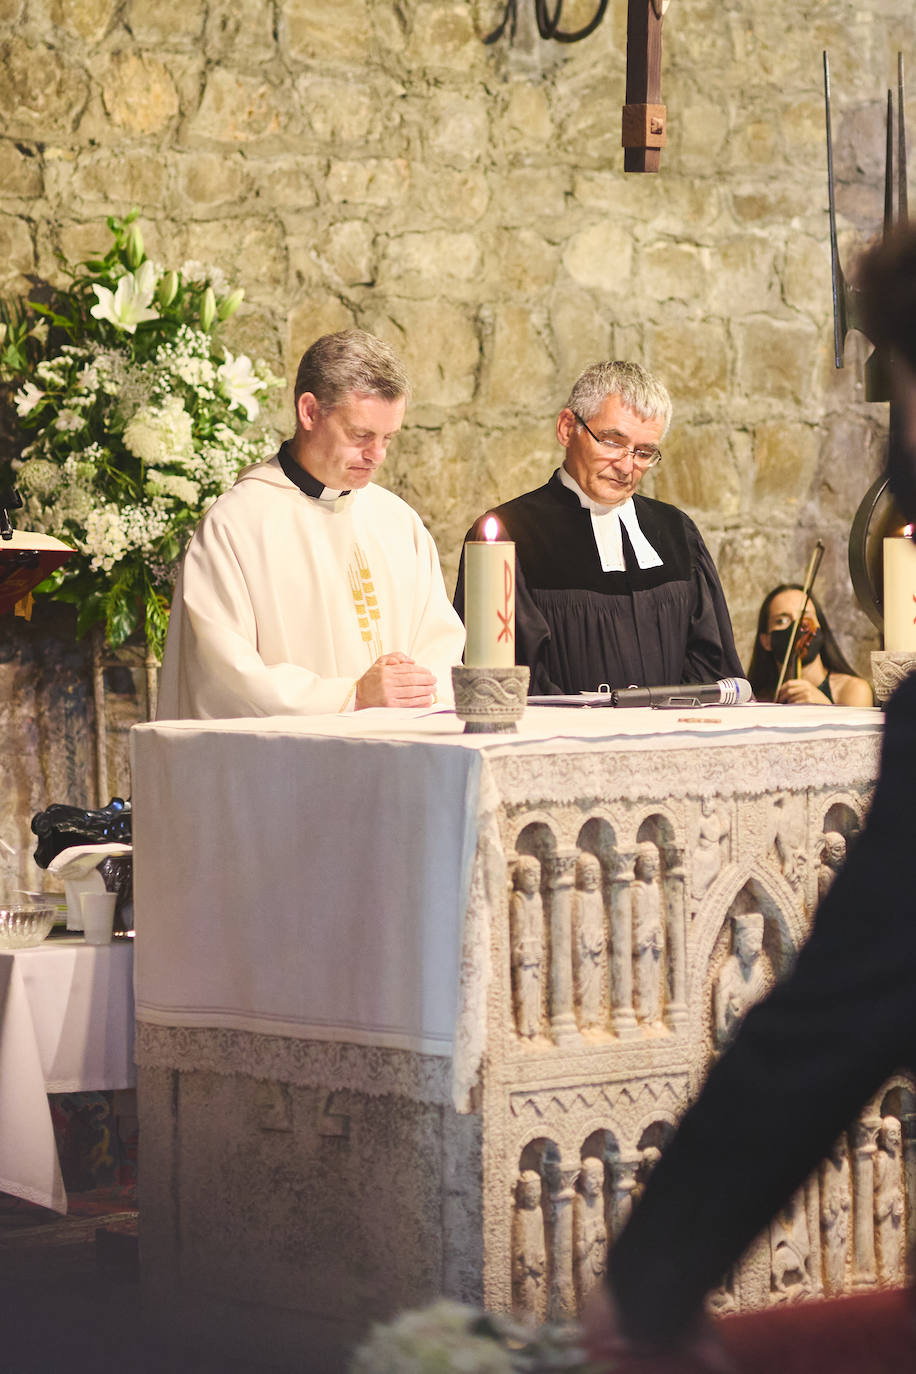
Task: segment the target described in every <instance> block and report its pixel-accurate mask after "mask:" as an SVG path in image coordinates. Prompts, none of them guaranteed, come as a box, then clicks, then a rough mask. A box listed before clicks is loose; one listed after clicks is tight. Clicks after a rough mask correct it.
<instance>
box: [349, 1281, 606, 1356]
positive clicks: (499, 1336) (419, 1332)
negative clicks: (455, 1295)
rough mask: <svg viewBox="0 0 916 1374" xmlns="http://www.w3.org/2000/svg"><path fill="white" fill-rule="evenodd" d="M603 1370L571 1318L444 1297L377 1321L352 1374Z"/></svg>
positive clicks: (360, 1352) (356, 1353)
mask: <svg viewBox="0 0 916 1374" xmlns="http://www.w3.org/2000/svg"><path fill="white" fill-rule="evenodd" d="M451 1371H455V1374H561V1371H564V1374H599V1372H598V1369H597V1367H596V1366H595V1365H593V1364H590V1363H589V1361H588V1358H587V1355H586V1353H585V1350H584V1348H583V1345H582V1333H581V1331H580V1330H579V1328H578V1327H577V1326H575V1325H573V1324H571V1323H566V1324H562V1325H561V1324H550V1323H549V1324H547V1325H546V1326H541V1327H538V1328H534V1327H530V1326H525V1325H522V1324H521V1323H519V1322H517V1321H514V1320H513V1319H512V1318H511V1317H504V1316H499V1315H496V1314H494V1313H489V1312H482V1311H480V1310H479V1309H478V1308H476V1307H467V1306H465V1305H464V1304H463V1303H458V1302H452V1301H450V1300H449V1299H447V1298H440V1299H439V1300H438V1301H436V1302H434V1303H431V1304H430V1306H429V1307H424V1308H420V1309H418V1310H417V1311H411V1312H404V1313H402V1314H401V1315H400V1316H399V1317H396V1318H395V1319H394V1321H392V1322H388V1323H384V1324H376V1325H375V1326H373V1327H372V1330H371V1331H370V1333H369V1335H368V1337H367V1338H366V1340H365V1341H363V1343H362V1344H361V1345H360V1346H359V1347H358V1348H357V1349H356V1350H355V1351H354V1353H353V1355H352V1357H351V1360H350V1365H349V1371H348V1374H450V1372H451Z"/></svg>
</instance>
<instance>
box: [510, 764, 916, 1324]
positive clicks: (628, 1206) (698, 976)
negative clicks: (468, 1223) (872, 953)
mask: <svg viewBox="0 0 916 1374" xmlns="http://www.w3.org/2000/svg"><path fill="white" fill-rule="evenodd" d="M834 743H836V742H834ZM700 753H701V755H702V757H703V759H704V767H705V765H706V764H709V767H710V769H714V766H715V765H717V764H718V763H719V762H720V761H721V759H722V758H724V754H725V751H722V753H721V754H720V755H718V756H716V757H715V758H713V757H711V751H710V752H709V753H708V752H707V751H700ZM851 757H852V755H848V754H847V751H846V745H845V743H844V742H843V741H840V742H839V743H836V749H835V750H834V749H833V746H831V756H830V759H829V765H828V764H824V768H825V769H826V770H827V773H829V774H830V776H826V774H825V780H824V783H823V786H822V787H821V788H820V790H819V788H818V785H817V784H816V783H815V781H814V779H815V778H816V775H817V770H816V769H815V768H812V767H809V765H808V764H807V763H805V762H804V756H803V751H798V750H796V748H795V746H794V744H793V743H791V742H790V743H789V744H785V743H783V744H781V745H779V746H778V748H776V749H774V750H773V751H772V752H768V751H759V752H758V753H757V754H754V756H753V760H752V763H753V767H750V766H749V767H748V769H747V770H745V768H744V767H743V766H740V765H737V764H736V763H735V762H734V760H733V761H732V762H731V764H730V767H731V768H732V769H733V772H732V774H731V775H730V776H728V777H726V776H725V775H724V774H722V773H719V774H717V775H716V781H715V782H714V781H712V773H710V772H709V771H707V772H706V774H705V776H704V777H703V779H702V780H701V784H700V785H698V786H697V787H696V789H695V790H694V791H692V792H691V791H690V790H689V789H686V790H679V787H678V778H677V774H676V772H675V774H674V775H672V774H671V773H670V772H666V771H665V770H664V769H659V770H657V771H658V773H659V777H658V778H657V779H656V782H657V783H658V784H659V787H660V792H659V795H660V796H663V797H664V801H662V802H659V801H658V800H653V798H652V795H651V793H649V792H648V791H647V790H646V788H645V787H642V786H641V784H642V782H643V781H644V779H643V777H642V775H641V773H640V769H634V768H632V767H631V771H630V772H628V773H623V772H621V773H619V774H617V773H614V772H613V765H614V759H613V757H612V756H611V755H607V756H605V757H604V759H603V764H606V765H607V766H608V770H609V771H608V776H607V777H605V778H603V779H602V781H601V786H602V791H601V794H600V795H601V797H602V798H603V799H602V800H597V799H590V797H589V795H588V792H587V790H586V785H587V782H588V779H589V776H590V770H593V769H594V768H595V767H597V765H596V764H595V763H594V761H593V760H592V759H591V758H587V759H584V758H580V757H578V756H577V757H576V758H575V759H569V758H563V759H562V760H558V761H556V763H557V768H556V772H554V769H553V764H554V762H555V761H554V760H553V759H551V767H550V771H549V776H547V775H545V773H544V771H543V770H542V771H539V772H538V774H537V783H536V796H537V797H538V798H539V800H538V802H537V805H536V808H531V809H528V808H527V807H526V805H525V803H524V801H523V800H521V799H520V800H519V801H518V802H517V803H515V802H513V803H512V804H511V805H508V806H506V808H505V810H504V812H503V814H502V817H501V822H500V824H501V826H502V827H503V832H502V833H503V834H504V844H505V852H506V853H507V854H510V855H512V863H513V865H514V863H515V860H516V857H517V856H519V855H520V854H522V853H525V852H531V853H534V854H536V855H537V859H538V862H539V864H540V876H539V879H538V881H537V883H535V884H533V885H534V886H536V887H537V889H538V891H539V893H540V894H541V897H542V899H543V911H542V928H543V947H542V953H541V961H542V962H541V971H540V977H541V993H542V1001H541V1007H542V1028H541V1033H540V1036H531V1037H525V1036H523V1035H522V1034H520V1022H519V1020H518V1016H519V1013H518V1009H517V1005H516V1003H515V1002H513V1004H512V1006H510V1007H509V1008H508V1009H507V1010H508V1017H507V1024H508V1026H509V1029H510V1034H509V1036H508V1037H506V1038H505V1039H503V1040H500V1038H499V1033H498V1031H497V1033H496V1034H495V1035H494V1034H492V1033H491V1034H490V1035H489V1037H488V1039H489V1043H490V1046H491V1053H490V1059H489V1062H488V1066H487V1070H486V1080H485V1082H486V1085H487V1086H486V1087H485V1094H484V1115H485V1118H486V1120H487V1127H486V1130H485V1133H484V1135H485V1141H487V1142H489V1143H488V1144H487V1146H486V1148H487V1149H488V1151H489V1153H488V1155H487V1159H488V1164H487V1165H486V1166H485V1174H486V1176H487V1177H493V1178H498V1177H501V1178H503V1179H504V1180H505V1181H504V1182H503V1183H502V1185H501V1186H502V1197H503V1199H505V1197H506V1196H507V1195H508V1194H511V1193H512V1189H513V1186H514V1180H515V1179H517V1178H518V1176H519V1174H520V1173H522V1172H524V1171H525V1170H526V1169H527V1168H528V1167H529V1166H531V1163H532V1160H533V1158H534V1156H533V1155H532V1154H531V1147H530V1144H529V1142H530V1141H531V1140H532V1139H533V1138H534V1135H535V1134H536V1135H537V1136H538V1137H539V1138H541V1139H543V1140H549V1142H550V1144H549V1147H547V1148H545V1149H543V1150H542V1152H541V1154H540V1155H539V1156H538V1159H537V1161H536V1164H535V1165H534V1167H535V1168H536V1171H537V1173H538V1177H539V1179H540V1185H539V1186H540V1191H539V1192H538V1193H537V1196H538V1197H539V1198H540V1202H539V1204H538V1205H539V1207H540V1209H541V1211H540V1216H541V1218H542V1222H543V1225H544V1236H545V1240H544V1244H545V1248H546V1256H547V1259H546V1280H545V1283H546V1292H545V1294H544V1296H543V1304H544V1311H545V1312H546V1313H547V1314H548V1315H550V1314H553V1315H554V1316H558V1315H561V1314H565V1313H568V1312H571V1311H574V1310H576V1308H578V1307H579V1306H580V1305H581V1303H582V1302H583V1300H584V1299H585V1297H586V1296H587V1293H588V1291H589V1289H590V1288H591V1287H592V1286H594V1283H595V1282H597V1281H598V1279H599V1278H600V1275H601V1273H602V1272H603V1268H604V1265H605V1262H606V1259H605V1257H606V1249H607V1245H608V1243H610V1242H612V1241H613V1238H614V1236H615V1235H617V1234H619V1231H620V1229H621V1227H622V1226H623V1225H624V1224H625V1222H626V1219H627V1217H628V1216H629V1215H630V1212H631V1211H632V1209H633V1207H635V1206H638V1205H639V1199H640V1196H641V1193H642V1190H643V1188H644V1187H645V1182H646V1179H647V1177H648V1175H649V1173H650V1171H651V1169H652V1168H653V1167H654V1165H655V1164H656V1163H657V1161H658V1159H659V1157H660V1155H661V1153H662V1152H663V1149H664V1144H665V1141H666V1140H667V1139H668V1138H670V1134H671V1132H672V1131H673V1129H674V1123H675V1122H676V1121H677V1119H678V1118H679V1116H680V1115H681V1114H682V1113H683V1111H684V1109H685V1108H686V1106H687V1105H688V1103H689V1101H690V1099H691V1097H692V1095H693V1094H694V1093H695V1092H696V1090H697V1088H698V1085H699V1083H700V1082H701V1081H702V1079H703V1077H704V1076H705V1072H706V1070H707V1068H708V1065H709V1061H710V1058H711V1057H714V1056H715V1055H717V1054H719V1053H720V1052H721V1051H722V1049H723V1048H724V1047H725V1045H727V1043H728V1041H729V1039H730V1038H731V1036H732V1035H733V1034H734V1033H735V1030H736V1029H737V1027H738V1025H739V1024H740V1021H741V1019H742V1018H743V1016H744V1015H746V1013H747V1011H748V1009H749V1008H750V1007H751V1006H752V1005H753V1004H754V1003H755V1002H756V1001H758V1000H759V999H760V998H761V997H763V996H764V995H765V994H766V992H767V991H768V990H769V988H770V987H771V986H772V984H773V983H774V981H775V980H776V979H777V978H778V977H780V976H781V975H782V974H783V973H784V972H785V971H786V970H787V969H788V967H789V966H790V965H791V962H792V960H793V959H794V956H795V952H796V949H797V948H798V946H799V945H800V944H801V943H802V942H803V940H804V938H805V935H806V933H807V931H808V929H809V928H810V923H811V918H812V915H813V911H814V908H815V905H816V900H817V894H818V890H819V889H820V890H821V891H824V890H826V887H827V886H828V884H829V882H831V881H832V880H833V876H834V875H835V873H836V869H837V867H838V866H840V864H841V862H842V860H841V858H840V856H839V850H840V844H839V841H837V840H835V839H834V836H839V837H841V840H842V847H843V848H845V847H846V845H847V844H848V843H849V842H850V840H852V839H853V838H854V836H855V834H856V832H857V830H858V829H859V827H860V825H861V819H862V817H863V816H864V814H865V811H866V809H867V804H868V797H869V788H870V782H869V781H868V778H867V776H865V777H863V778H862V780H861V781H860V782H857V781H856V779H855V777H854V776H853V775H852V773H851V772H849V770H848V768H847V761H848V759H850V758H851ZM748 758H749V759H750V758H751V756H750V754H749V755H748ZM786 759H789V760H790V762H791V767H789V768H783V766H782V765H783V763H784V762H785V760H786ZM639 763H640V768H641V766H642V763H643V760H642V757H641V758H640V761H639ZM758 765H759V767H758ZM834 765H837V767H836V769H835V768H834ZM646 766H647V770H648V773H647V776H648V774H651V771H652V767H653V766H654V764H650V763H648V761H647V764H646ZM500 768H502V760H500ZM755 768H756V770H757V771H756V772H755V771H754V770H755ZM844 769H846V771H844ZM505 770H506V771H505V774H502V773H500V776H499V783H500V786H502V785H503V783H504V782H508V790H509V791H510V792H512V790H513V789H515V788H517V789H518V794H519V797H520V798H521V779H522V774H523V771H524V770H523V768H522V766H521V763H520V761H519V759H518V758H513V759H508V760H507V761H506V763H505ZM834 771H835V772H836V773H837V777H836V778H834V777H833V776H832V774H833V772H834ZM596 777H597V774H596ZM744 778H747V779H748V790H747V791H746V792H744V791H742V790H741V789H742V785H743V784H742V780H743V779H744ZM799 778H804V779H805V781H804V783H803V784H801V785H800V784H799V781H798V780H799ZM612 779H613V786H612V785H611V780H612ZM529 782H530V776H529ZM838 782H839V786H838V785H837V783H838ZM662 788H663V790H662ZM551 796H552V797H553V798H554V799H553V800H549V798H550V797H551ZM597 796H598V794H597V793H596V794H595V798H597ZM608 797H612V798H614V800H613V801H610V802H609V801H608V800H607V798H608ZM518 887H519V884H518V881H517V880H516V878H515V876H514V869H513V881H512V892H513V896H512V901H513V902H514V901H515V897H516V894H517V892H518ZM517 924H518V920H517V917H516V916H514V915H512V914H511V913H510V921H509V922H508V926H509V927H510V928H511V930H512V931H513V932H514V930H515V927H516V926H517ZM514 939H515V936H514V934H513V935H512V936H511V939H510V938H509V936H508V935H507V936H506V937H504V938H503V941H502V944H500V940H499V937H498V936H495V937H494V951H496V950H498V949H500V948H502V949H503V950H505V951H506V958H507V961H508V957H509V947H510V945H511V940H514ZM513 948H514V946H513ZM512 957H513V958H514V957H515V956H514V955H512ZM558 960H559V967H555V965H556V964H557V961H558ZM506 966H507V965H504V967H506ZM513 978H517V975H516V974H515V973H514V965H513ZM509 984H510V980H509V979H507V980H506V986H507V987H508V986H509ZM511 985H512V987H513V990H514V989H515V988H516V983H515V982H512V984H511ZM513 996H514V997H517V993H516V992H515V991H514V992H513ZM500 1006H501V1004H500V1003H499V1000H498V998H491V1014H492V1015H494V1016H496V1017H497V1018H498V1017H499V1016H500V1015H503V1014H505V1013H503V1012H501V1010H500ZM497 1045H502V1046H503V1049H502V1050H500V1051H499V1052H497V1051H496V1049H495V1047H496V1046H497ZM895 1091H898V1090H895ZM900 1092H902V1088H901V1089H900V1090H899V1091H898V1096H897V1097H895V1098H894V1099H893V1100H890V1099H888V1100H887V1102H886V1103H885V1100H884V1099H881V1100H880V1101H878V1102H877V1103H876V1104H875V1106H874V1107H872V1108H871V1109H870V1111H869V1112H868V1113H866V1114H865V1116H863V1119H862V1120H861V1121H859V1122H855V1123H851V1125H850V1130H849V1132H848V1134H846V1133H844V1135H843V1136H842V1137H841V1139H840V1140H839V1141H838V1142H837V1146H836V1148H835V1151H834V1152H833V1154H832V1155H831V1157H830V1159H828V1160H825V1161H824V1163H823V1164H822V1165H821V1166H819V1168H818V1169H817V1170H816V1171H815V1172H814V1174H813V1175H812V1176H811V1178H810V1179H809V1180H808V1181H807V1182H806V1184H805V1185H804V1186H803V1187H801V1188H800V1189H799V1190H798V1192H797V1194H796V1195H795V1197H794V1198H793V1199H792V1200H791V1202H790V1204H788V1205H787V1207H786V1208H785V1209H784V1210H783V1212H782V1214H781V1215H780V1216H779V1217H778V1218H776V1219H775V1220H774V1222H773V1224H772V1226H770V1227H768V1228H767V1230H766V1232H765V1234H764V1235H763V1236H761V1237H758V1239H757V1241H755V1242H754V1245H753V1246H752V1247H751V1249H750V1250H749V1252H748V1255H747V1256H745V1257H744V1258H743V1259H742V1260H741V1261H740V1262H739V1263H738V1264H737V1265H736V1266H735V1267H734V1269H733V1271H732V1272H730V1273H729V1274H728V1275H726V1276H725V1278H724V1280H723V1283H722V1284H721V1286H720V1288H719V1289H718V1290H717V1292H716V1294H715V1295H713V1300H712V1306H713V1307H714V1308H715V1309H716V1310H719V1311H728V1310H733V1309H742V1308H746V1307H754V1306H763V1305H767V1304H772V1303H785V1302H794V1301H796V1300H800V1299H802V1298H810V1297H816V1296H818V1295H819V1294H834V1293H842V1292H848V1291H851V1290H852V1289H853V1288H854V1287H856V1286H860V1285H862V1284H875V1283H886V1282H890V1281H891V1280H890V1278H889V1276H890V1274H891V1273H892V1272H894V1273H898V1274H899V1273H900V1272H901V1269H902V1259H901V1255H902V1248H901V1240H900V1237H901V1236H902V1237H904V1239H905V1237H906V1232H907V1227H908V1226H910V1225H912V1223H911V1219H910V1209H909V1208H908V1205H907V1197H908V1190H909V1189H910V1187H911V1185H910V1176H911V1174H912V1176H913V1179H914V1181H916V1093H914V1094H913V1095H912V1096H911V1098H908V1099H907V1100H906V1102H905V1103H904V1101H903V1098H902V1097H900ZM905 1115H906V1116H907V1121H908V1123H909V1124H908V1125H906V1126H902V1125H901V1122H902V1118H903V1117H904V1116H905ZM891 1117H892V1118H894V1120H895V1122H896V1128H895V1126H894V1124H893V1123H891V1122H889V1121H888V1120H887V1119H888V1118H891ZM910 1118H912V1120H911V1119H910ZM885 1122H887V1124H886V1125H885ZM650 1123H651V1124H650ZM507 1168H508V1169H509V1170H510V1172H509V1175H508V1177H506V1175H505V1172H504V1171H505V1170H506V1169H507ZM517 1206H518V1203H517V1200H516V1201H515V1202H513V1208H512V1209H507V1208H506V1206H505V1202H503V1204H502V1214H501V1217H500V1215H499V1209H496V1210H493V1211H491V1212H490V1213H489V1216H490V1218H491V1222H492V1230H491V1232H490V1233H488V1234H489V1235H490V1236H491V1238H492V1247H493V1248H492V1254H493V1263H492V1267H491V1269H490V1271H489V1277H488V1279H487V1282H486V1284H485V1297H486V1301H487V1302H488V1303H490V1304H492V1305H494V1306H497V1307H498V1306H500V1305H502V1304H505V1305H509V1304H510V1302H511V1305H513V1306H515V1307H516V1309H517V1310H523V1307H524V1305H523V1303H522V1299H521V1297H520V1295H519V1289H518V1277H517V1274H518V1270H517V1266H518V1260H517V1253H518V1246H514V1248H513V1249H512V1256H511V1259H510V1247H509V1245H508V1240H505V1241H503V1240H500V1236H504V1237H508V1234H509V1232H510V1231H511V1232H512V1233H513V1234H516V1233H517V1228H518V1225H519V1222H518V1218H517V1216H516V1214H515V1210H514V1209H516V1208H517ZM535 1224H536V1223H535ZM914 1229H916V1228H914ZM488 1244H490V1241H489V1240H488ZM499 1255H504V1257H505V1258H504V1259H503V1260H502V1261H501V1262H500V1261H499V1258H498V1257H499ZM510 1275H511V1281H510ZM510 1289H511V1297H510ZM502 1295H505V1297H503V1296H502Z"/></svg>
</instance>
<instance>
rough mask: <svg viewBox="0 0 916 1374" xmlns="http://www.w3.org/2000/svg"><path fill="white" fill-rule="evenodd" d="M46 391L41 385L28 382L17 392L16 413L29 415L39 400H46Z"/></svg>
mask: <svg viewBox="0 0 916 1374" xmlns="http://www.w3.org/2000/svg"><path fill="white" fill-rule="evenodd" d="M44 394H45V393H44V392H43V391H42V389H41V387H38V386H36V385H35V383H34V382H26V384H25V386H24V387H22V388H21V390H19V391H17V392H16V395H15V396H14V397H13V400H14V401H15V402H16V414H17V415H28V413H29V411H30V410H34V409H35V407H36V406H37V405H38V402H39V401H41V400H44Z"/></svg>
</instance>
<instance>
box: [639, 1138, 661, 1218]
mask: <svg viewBox="0 0 916 1374" xmlns="http://www.w3.org/2000/svg"><path fill="white" fill-rule="evenodd" d="M661 1157H662V1152H661V1150H660V1149H659V1148H658V1146H657V1145H647V1146H646V1148H645V1149H644V1150H643V1151H642V1158H641V1160H640V1161H639V1165H638V1167H637V1170H636V1187H635V1188H634V1189H633V1205H634V1207H635V1205H636V1203H637V1202H638V1201H639V1199H640V1198H641V1197H642V1195H643V1192H644V1191H645V1187H646V1184H647V1182H648V1181H649V1175H650V1174H651V1172H652V1170H653V1169H654V1168H655V1166H656V1164H657V1163H658V1161H659V1160H660V1159H661Z"/></svg>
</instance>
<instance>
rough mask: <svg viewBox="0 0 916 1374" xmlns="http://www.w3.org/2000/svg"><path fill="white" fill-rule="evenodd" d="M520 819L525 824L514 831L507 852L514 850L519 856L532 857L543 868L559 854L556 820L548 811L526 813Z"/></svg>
mask: <svg viewBox="0 0 916 1374" xmlns="http://www.w3.org/2000/svg"><path fill="white" fill-rule="evenodd" d="M518 819H519V820H522V821H523V822H524V824H523V825H522V826H521V827H520V828H519V829H518V830H513V832H512V834H511V837H510V843H509V844H508V845H507V846H506V848H507V850H509V849H513V850H514V851H515V853H516V854H517V855H522V854H527V855H531V856H532V857H533V858H535V859H537V860H538V861H539V863H540V864H541V865H542V866H543V864H544V861H545V859H546V858H548V857H550V856H552V855H553V854H555V853H556V852H557V848H558V844H557V823H556V818H555V817H553V816H551V815H549V813H547V812H546V811H545V812H542V813H536V812H531V811H526V812H525V813H524V815H523V816H521V817H519V818H518Z"/></svg>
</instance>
